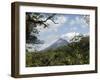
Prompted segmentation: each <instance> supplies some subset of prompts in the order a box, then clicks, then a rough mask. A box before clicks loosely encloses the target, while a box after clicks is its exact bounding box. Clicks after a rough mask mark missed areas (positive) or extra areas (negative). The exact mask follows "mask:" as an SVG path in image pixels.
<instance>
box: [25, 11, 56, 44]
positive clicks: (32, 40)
mask: <svg viewBox="0 0 100 80" xmlns="http://www.w3.org/2000/svg"><path fill="white" fill-rule="evenodd" d="M55 15H56V14H47V13H46V14H43V13H31V12H28V13H26V43H27V44H43V41H41V40H39V39H38V37H37V36H38V34H39V30H38V29H37V26H41V25H42V26H43V27H44V28H47V27H48V26H49V24H47V23H46V22H47V21H48V20H51V21H52V22H53V23H54V24H57V23H56V22H55V18H54V17H55Z"/></svg>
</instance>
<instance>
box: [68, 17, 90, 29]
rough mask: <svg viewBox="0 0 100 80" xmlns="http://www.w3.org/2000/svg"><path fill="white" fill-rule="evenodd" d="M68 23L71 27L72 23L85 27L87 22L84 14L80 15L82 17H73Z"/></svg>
mask: <svg viewBox="0 0 100 80" xmlns="http://www.w3.org/2000/svg"><path fill="white" fill-rule="evenodd" d="M69 25H70V26H72V27H73V26H74V25H80V27H82V28H86V27H87V26H88V25H89V24H88V23H86V21H85V19H84V16H82V17H79V16H77V17H75V19H72V20H70V21H69Z"/></svg>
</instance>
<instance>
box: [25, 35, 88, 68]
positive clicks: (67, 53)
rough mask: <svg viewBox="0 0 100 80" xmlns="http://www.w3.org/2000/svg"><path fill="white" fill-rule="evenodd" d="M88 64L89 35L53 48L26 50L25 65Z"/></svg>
mask: <svg viewBox="0 0 100 80" xmlns="http://www.w3.org/2000/svg"><path fill="white" fill-rule="evenodd" d="M81 64H89V36H85V37H82V38H81V40H80V41H77V42H71V43H69V44H67V45H66V46H61V47H59V48H57V49H55V50H52V49H51V50H46V51H41V52H26V67H36V66H37V67H38V66H57V65H81Z"/></svg>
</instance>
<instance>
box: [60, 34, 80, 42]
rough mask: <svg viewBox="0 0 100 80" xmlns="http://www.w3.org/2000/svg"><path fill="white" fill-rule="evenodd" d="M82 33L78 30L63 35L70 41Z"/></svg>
mask: <svg viewBox="0 0 100 80" xmlns="http://www.w3.org/2000/svg"><path fill="white" fill-rule="evenodd" d="M79 34H80V33H78V32H69V33H66V34H63V35H62V36H61V37H62V38H64V39H66V40H68V41H70V40H71V39H72V38H73V37H74V36H78V35H79Z"/></svg>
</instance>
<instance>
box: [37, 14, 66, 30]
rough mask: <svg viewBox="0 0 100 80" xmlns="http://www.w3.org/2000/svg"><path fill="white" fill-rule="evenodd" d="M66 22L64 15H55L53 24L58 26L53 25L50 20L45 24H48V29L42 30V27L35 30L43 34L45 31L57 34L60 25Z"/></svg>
mask: <svg viewBox="0 0 100 80" xmlns="http://www.w3.org/2000/svg"><path fill="white" fill-rule="evenodd" d="M67 21H68V18H67V17H65V16H64V15H57V16H56V20H55V22H56V23H58V24H55V23H53V22H52V21H51V20H48V21H47V22H46V23H47V24H49V26H48V28H45V29H44V28H43V25H42V26H37V29H38V30H39V31H41V32H45V31H54V32H57V31H58V28H59V27H61V25H63V24H64V23H65V22H67Z"/></svg>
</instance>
